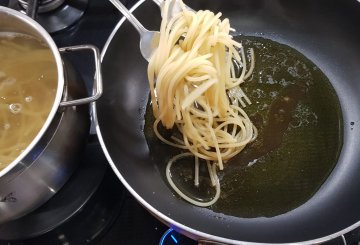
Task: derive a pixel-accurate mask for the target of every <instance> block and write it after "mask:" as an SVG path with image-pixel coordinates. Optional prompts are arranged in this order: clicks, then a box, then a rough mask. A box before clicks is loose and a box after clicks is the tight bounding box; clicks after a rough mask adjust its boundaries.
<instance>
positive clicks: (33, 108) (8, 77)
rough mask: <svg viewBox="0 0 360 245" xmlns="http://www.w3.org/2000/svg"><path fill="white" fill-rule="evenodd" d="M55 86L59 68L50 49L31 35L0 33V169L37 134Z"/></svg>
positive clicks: (53, 95)
mask: <svg viewBox="0 0 360 245" xmlns="http://www.w3.org/2000/svg"><path fill="white" fill-rule="evenodd" d="M56 89H57V68H56V63H55V59H54V56H53V54H52V52H51V50H50V49H49V48H48V47H47V46H45V45H44V44H42V43H41V42H40V41H39V40H37V39H35V38H33V37H30V36H27V35H22V34H15V33H0V170H2V169H3V168H5V167H6V166H7V165H8V164H10V163H11V162H12V161H14V160H15V159H16V158H17V157H18V156H19V155H20V154H21V152H23V151H24V149H25V148H26V147H27V146H28V145H29V144H30V143H31V141H32V140H33V139H34V138H35V136H36V135H37V134H38V132H39V131H40V129H41V127H42V126H43V124H44V122H45V121H46V119H47V117H48V115H49V112H50V110H51V108H52V106H53V102H54V99H55V95H56Z"/></svg>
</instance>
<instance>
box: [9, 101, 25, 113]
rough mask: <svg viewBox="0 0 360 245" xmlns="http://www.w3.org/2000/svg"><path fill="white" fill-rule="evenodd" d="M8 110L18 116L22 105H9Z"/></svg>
mask: <svg viewBox="0 0 360 245" xmlns="http://www.w3.org/2000/svg"><path fill="white" fill-rule="evenodd" d="M9 110H10V112H11V113H13V114H18V113H20V112H21V110H22V104H20V103H13V104H10V105H9Z"/></svg>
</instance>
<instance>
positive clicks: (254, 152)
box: [145, 37, 342, 218]
mask: <svg viewBox="0 0 360 245" xmlns="http://www.w3.org/2000/svg"><path fill="white" fill-rule="evenodd" d="M235 39H237V41H240V42H242V43H243V45H244V46H245V47H246V48H247V49H248V48H254V51H255V59H256V63H255V70H254V73H253V75H252V77H251V78H250V79H248V80H247V81H246V82H245V84H244V85H243V90H244V91H245V92H246V94H247V95H248V97H249V98H250V100H251V101H252V105H250V106H247V107H246V108H244V110H245V111H246V112H247V114H248V115H249V116H250V118H251V120H252V122H253V123H254V124H255V125H256V127H257V129H258V130H259V135H258V138H257V139H256V140H255V141H254V142H253V143H252V144H250V145H248V146H247V147H246V148H245V150H244V151H242V152H241V153H239V154H238V155H237V156H235V157H234V158H233V159H231V160H230V161H229V162H227V163H226V164H225V165H224V167H225V168H224V170H223V171H221V172H219V173H218V175H219V178H220V183H221V196H220V199H219V200H218V201H217V202H216V203H215V204H214V205H212V206H211V207H210V208H211V209H212V210H214V211H216V212H219V213H224V214H228V215H232V216H238V217H249V218H250V217H260V216H266V217H271V216H276V215H279V214H283V213H286V212H288V211H291V210H292V209H294V208H296V207H299V206H300V205H301V204H303V203H305V202H306V201H307V200H309V199H310V198H311V197H312V196H313V195H314V193H315V192H316V191H317V190H318V189H319V188H320V186H321V185H322V183H323V182H324V181H325V180H326V178H327V176H328V175H329V174H330V172H331V170H332V169H333V167H334V166H335V164H336V162H337V159H338V156H339V154H340V150H341V146H342V115H341V109H340V104H339V100H338V98H337V95H336V93H335V90H334V89H333V87H332V86H331V83H330V82H329V80H328V79H327V77H326V76H325V75H324V74H323V73H322V71H321V70H320V69H319V68H318V67H317V66H316V65H315V64H313V63H312V62H311V61H310V60H308V59H307V58H306V57H305V56H303V55H302V54H301V53H299V52H298V51H296V50H295V49H292V48H290V47H288V46H286V45H282V44H279V43H276V42H273V41H271V40H267V39H263V38H255V37H236V38H235ZM151 112H152V111H151V109H150V110H148V111H147V115H146V125H145V136H146V138H147V140H148V144H149V148H150V151H151V156H152V158H153V159H154V162H155V163H156V164H158V165H159V169H160V172H161V174H162V176H163V178H164V181H165V182H167V180H166V177H165V166H166V163H167V161H168V160H169V159H170V158H171V157H172V156H174V155H176V154H178V153H179V150H177V149H174V148H173V147H170V146H167V145H165V144H162V143H161V142H160V141H159V140H157V139H156V136H154V134H153V131H152V123H153V117H152V113H151ZM162 133H163V135H166V134H169V133H170V132H166V131H163V132H162ZM204 166H205V165H204V164H203V168H202V169H201V170H200V172H201V176H202V177H201V179H200V182H201V184H200V186H199V187H198V188H197V187H194V184H193V183H194V180H193V176H194V171H193V169H194V162H193V159H191V158H186V159H184V160H181V162H178V163H177V164H174V166H173V167H172V176H173V179H174V181H175V182H176V184H177V185H178V186H180V187H181V189H182V191H183V192H185V193H187V194H188V195H191V196H193V197H194V198H195V197H197V198H199V199H200V201H201V199H203V200H207V199H209V198H211V197H212V196H213V195H214V192H215V191H214V189H213V188H209V178H208V173H207V170H206V168H205V167H204ZM169 188H170V187H169Z"/></svg>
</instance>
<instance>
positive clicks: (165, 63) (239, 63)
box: [148, 0, 257, 206]
mask: <svg viewBox="0 0 360 245" xmlns="http://www.w3.org/2000/svg"><path fill="white" fill-rule="evenodd" d="M170 4H171V1H169V0H166V1H165V2H164V5H163V9H162V17H163V19H162V23H161V27H160V41H159V47H158V48H157V50H156V51H155V52H154V54H153V56H152V57H151V60H150V62H149V66H148V78H149V85H150V91H151V103H152V109H153V114H154V116H155V118H156V120H155V123H154V132H155V134H156V135H157V137H158V138H159V139H160V140H161V141H163V142H164V143H166V144H169V145H171V146H174V147H178V148H181V149H184V150H186V151H190V152H191V154H189V153H183V154H180V155H178V156H175V157H174V158H172V159H171V160H170V161H169V164H168V166H167V170H166V174H167V179H168V181H169V183H170V185H171V186H172V188H173V189H174V190H175V191H176V192H177V193H178V194H179V195H180V196H181V197H183V198H184V199H185V200H187V201H189V202H191V203H193V204H195V205H199V206H209V205H211V204H213V203H214V202H216V200H217V199H218V198H219V196H220V186H219V180H218V179H217V175H216V168H218V169H219V170H222V169H223V168H224V164H225V163H226V162H227V161H228V160H230V159H231V158H232V157H234V156H235V155H236V154H238V153H239V152H241V151H242V150H243V149H244V147H245V146H246V145H247V144H248V143H249V142H251V141H252V140H254V138H255V137H256V134H257V131H256V128H255V127H254V125H253V124H252V122H251V120H250V119H249V117H248V115H247V114H246V112H245V111H244V110H243V109H242V107H245V106H246V103H249V104H250V103H251V102H250V100H249V99H248V98H247V96H246V95H245V94H244V92H243V91H242V90H241V88H240V85H241V84H242V83H243V82H244V81H245V80H246V79H247V78H248V77H250V76H251V73H252V70H253V68H254V59H253V57H254V55H253V53H252V51H250V55H251V57H252V61H251V64H250V68H249V69H248V70H247V65H246V57H245V51H244V48H243V47H242V45H241V44H240V43H238V42H236V41H234V40H233V39H232V36H231V35H230V31H232V29H231V28H230V23H229V20H228V19H224V20H221V19H220V17H221V13H218V14H214V13H213V12H211V11H208V10H205V11H198V12H192V11H188V10H187V9H186V8H185V6H182V11H181V12H180V13H179V14H177V15H176V16H174V17H173V18H171V19H170V20H169V18H168V17H169V7H170ZM181 4H182V5H183V3H182V2H181ZM244 101H245V102H246V103H245V102H244ZM240 106H241V107H240ZM160 122H161V124H162V125H163V126H164V127H165V128H167V129H172V128H174V129H176V130H178V131H179V132H180V135H181V137H176V136H174V135H173V136H172V137H171V138H169V139H168V138H166V137H164V136H162V135H161V134H160V133H159V130H158V128H159V123H160ZM190 155H194V156H195V180H194V181H195V185H198V179H199V176H198V175H199V163H200V161H199V160H200V159H202V160H205V161H206V162H207V165H208V170H209V176H210V180H211V182H212V184H213V185H214V186H216V195H215V197H214V199H213V200H211V201H209V202H199V201H196V200H194V199H192V198H190V197H188V196H186V195H185V194H183V193H182V192H181V190H180V189H178V188H177V186H176V185H175V184H174V183H173V181H172V179H171V174H170V167H171V165H172V164H173V163H174V162H175V161H176V160H178V159H179V158H182V157H187V156H190Z"/></svg>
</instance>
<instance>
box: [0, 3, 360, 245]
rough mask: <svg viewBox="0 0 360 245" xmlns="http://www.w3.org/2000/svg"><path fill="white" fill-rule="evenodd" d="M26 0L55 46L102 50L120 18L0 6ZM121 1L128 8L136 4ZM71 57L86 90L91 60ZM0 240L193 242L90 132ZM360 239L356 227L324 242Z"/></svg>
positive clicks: (106, 11)
mask: <svg viewBox="0 0 360 245" xmlns="http://www.w3.org/2000/svg"><path fill="white" fill-rule="evenodd" d="M30 2H38V3H39V8H38V9H37V11H36V15H35V16H36V17H35V18H36V20H37V21H38V22H39V23H40V24H42V25H43V26H44V28H45V29H46V30H47V31H48V32H49V33H51V35H52V37H53V39H54V40H55V42H56V44H57V45H58V47H65V46H71V45H80V44H93V45H95V46H97V47H98V48H99V49H102V47H103V46H104V44H105V42H106V40H107V39H108V37H109V35H110V33H111V32H112V30H113V29H114V27H115V25H116V24H117V22H118V21H119V20H120V18H121V17H122V15H121V14H120V13H119V12H118V11H117V10H116V9H115V8H114V7H113V6H112V5H111V4H110V2H109V1H106V0H38V1H36V0H0V5H2V6H8V7H11V8H13V9H17V10H19V11H22V12H24V13H25V12H26V11H27V8H28V3H30ZM122 2H123V3H124V4H125V5H126V6H127V7H128V8H130V7H131V6H132V5H133V4H134V3H135V2H136V1H135V0H122ZM69 59H70V60H71V61H72V63H73V64H74V66H75V67H76V69H77V70H78V71H79V73H80V74H81V76H82V78H83V80H84V82H85V84H86V85H87V87H88V90H89V92H90V90H91V88H90V86H91V84H92V80H93V72H94V67H93V64H92V62H91V59H88V60H89V62H84V60H87V59H86V56H76V57H75V56H74V57H72V56H71V57H69ZM344 238H345V240H344ZM0 239H2V240H0V245H49V244H51V245H57V244H59V245H60V244H61V245H82V244H94V245H113V244H114V245H115V244H190V245H191V244H197V243H196V242H195V241H192V240H190V239H188V238H186V237H184V236H181V235H179V234H177V233H176V232H175V231H173V230H171V229H169V228H168V227H167V226H165V225H164V224H162V223H161V222H160V221H158V220H157V219H156V218H155V217H153V216H152V215H151V214H150V213H149V212H148V211H146V210H145V209H144V208H143V207H142V206H141V205H140V204H139V203H138V202H137V201H136V200H135V199H134V198H133V197H132V196H131V194H130V193H129V192H128V191H127V190H126V188H125V187H124V186H123V185H122V184H121V182H120V181H119V180H118V178H117V177H116V176H115V174H114V173H113V171H112V170H111V168H110V167H109V165H108V163H107V160H106V158H105V156H104V154H103V152H102V150H101V147H100V144H99V142H98V139H97V137H96V134H95V130H94V129H93V128H92V130H91V134H90V136H89V140H88V144H87V146H86V149H85V151H84V153H83V158H82V160H81V163H80V164H79V167H78V169H77V170H76V172H75V173H74V174H73V176H72V177H71V179H70V180H69V181H68V182H67V183H66V184H65V186H64V187H63V188H62V189H61V190H60V191H59V192H58V193H57V194H56V195H55V196H54V197H53V198H51V199H50V200H49V201H48V202H47V203H46V204H44V205H43V206H42V207H40V208H39V209H37V210H35V211H34V212H32V213H31V214H29V215H27V216H25V217H22V218H20V219H18V220H15V221H12V222H9V223H7V224H5V225H2V226H0ZM359 241H360V230H359V229H358V230H355V231H353V232H350V233H348V234H346V235H345V236H344V237H340V238H337V239H334V240H332V241H330V242H327V244H344V243H346V242H347V244H360V242H359Z"/></svg>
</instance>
